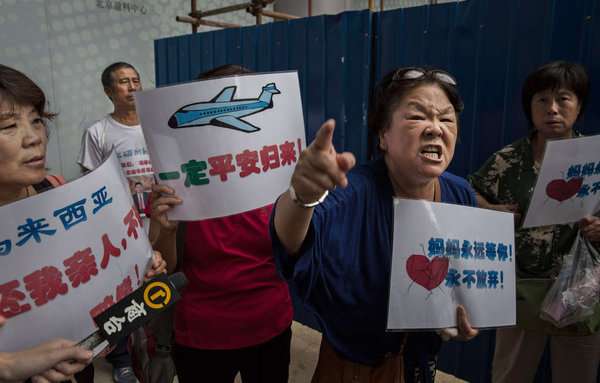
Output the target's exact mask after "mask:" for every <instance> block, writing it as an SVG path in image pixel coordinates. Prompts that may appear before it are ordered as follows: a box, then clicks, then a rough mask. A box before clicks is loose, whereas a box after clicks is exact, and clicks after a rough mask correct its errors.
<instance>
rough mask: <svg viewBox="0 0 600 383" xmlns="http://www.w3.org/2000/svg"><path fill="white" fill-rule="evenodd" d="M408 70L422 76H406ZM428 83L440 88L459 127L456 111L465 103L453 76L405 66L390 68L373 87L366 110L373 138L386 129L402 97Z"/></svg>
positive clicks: (377, 137)
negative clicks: (367, 110)
mask: <svg viewBox="0 0 600 383" xmlns="http://www.w3.org/2000/svg"><path fill="white" fill-rule="evenodd" d="M410 71H415V72H421V73H422V75H421V76H419V77H416V78H413V77H409V78H405V75H406V74H407V73H408V72H410ZM440 75H442V76H440ZM446 76H447V77H446ZM444 78H449V79H451V80H452V81H454V84H452V83H450V82H448V81H445V80H444ZM427 84H436V85H438V86H439V87H440V88H442V90H443V91H444V93H445V94H446V96H447V97H448V100H449V101H450V103H451V104H452V106H453V107H454V111H455V113H456V123H457V127H458V126H459V125H458V114H459V113H460V112H461V111H462V110H463V106H464V105H463V102H462V99H461V98H460V94H459V93H458V89H457V88H456V81H455V80H454V78H453V77H452V76H451V75H450V74H449V73H447V72H445V71H442V70H439V69H435V68H430V67H406V68H400V69H394V70H392V71H390V72H389V73H388V74H386V75H385V77H383V79H382V80H381V81H380V82H379V84H378V85H377V88H375V93H374V95H373V101H372V102H371V107H370V111H369V131H370V132H371V134H372V135H373V137H374V138H375V139H379V134H380V133H381V132H384V131H386V130H387V129H388V128H389V126H390V123H391V120H392V114H393V112H394V109H395V108H396V107H397V106H398V104H399V103H400V101H401V100H402V98H403V97H404V96H405V95H406V94H407V93H408V92H410V91H412V90H413V89H416V88H418V87H420V86H423V85H427ZM378 150H380V149H378Z"/></svg>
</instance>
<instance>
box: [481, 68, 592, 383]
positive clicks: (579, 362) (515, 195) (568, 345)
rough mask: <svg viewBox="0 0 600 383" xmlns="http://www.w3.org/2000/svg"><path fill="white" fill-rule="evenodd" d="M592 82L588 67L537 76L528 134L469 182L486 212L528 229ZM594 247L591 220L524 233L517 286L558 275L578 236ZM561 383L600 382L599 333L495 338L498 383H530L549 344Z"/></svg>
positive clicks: (532, 78)
mask: <svg viewBox="0 0 600 383" xmlns="http://www.w3.org/2000/svg"><path fill="white" fill-rule="evenodd" d="M589 89H590V84H589V79H588V75H587V73H586V71H585V69H584V68H583V67H581V66H580V65H578V64H575V63H567V62H564V61H555V62H552V63H549V64H546V65H544V66H542V67H540V68H538V69H536V70H535V71H533V72H532V73H531V74H530V75H529V77H527V80H526V81H525V84H524V85H523V90H522V98H521V101H522V105H523V110H524V112H525V116H526V117H527V121H528V122H529V128H530V129H529V134H528V135H527V136H526V137H523V138H521V139H519V140H517V141H515V142H514V143H512V144H510V145H508V146H506V147H504V148H502V149H500V150H499V151H498V152H496V153H494V154H493V155H492V156H491V157H490V158H489V159H488V160H487V161H486V163H485V164H484V165H483V166H482V167H481V168H480V169H479V170H478V171H477V172H476V173H475V174H473V175H472V176H470V177H469V181H470V182H471V185H472V186H473V188H474V189H475V193H476V197H477V201H478V202H479V205H480V206H481V207H484V208H488V209H493V210H498V211H506V212H510V213H514V215H515V223H516V225H515V226H516V227H518V226H519V224H520V222H521V217H522V215H523V214H524V213H525V210H526V209H527V206H528V205H529V201H530V200H531V197H532V194H533V190H534V187H535V182H536V178H537V176H538V174H539V171H540V167H541V165H542V159H543V155H544V148H545V145H546V142H547V141H548V140H550V139H552V140H554V139H568V138H572V137H579V136H581V135H580V134H579V132H577V131H576V130H575V129H574V128H573V125H574V124H575V121H577V120H578V119H579V118H580V117H581V116H582V114H583V111H584V110H585V106H586V104H587V101H588V98H589ZM578 229H579V230H580V231H581V233H582V234H583V235H584V236H585V237H586V238H587V239H588V240H590V241H599V240H600V218H598V217H595V216H588V217H585V218H583V219H582V220H580V221H579V224H565V225H549V226H541V227H534V228H528V229H523V228H518V229H517V230H516V231H515V248H516V249H515V250H516V251H515V254H516V262H517V277H518V278H543V277H551V276H556V275H558V272H559V271H560V267H561V264H562V259H563V256H564V255H565V254H567V253H568V252H569V250H570V249H571V246H572V245H573V241H574V240H575V238H576V236H577V230H578ZM548 342H550V364H551V368H552V381H554V382H567V381H572V382H596V376H597V371H598V364H599V363H600V332H596V333H595V334H593V335H589V336H550V335H548V334H545V333H541V332H534V331H525V330H523V329H521V328H519V327H516V328H502V329H498V330H497V332H496V350H495V354H494V361H493V366H492V380H493V382H511V383H518V382H531V381H533V378H534V376H535V373H536V371H537V368H538V365H539V363H540V360H541V358H542V354H543V352H544V349H545V347H546V344H547V343H548Z"/></svg>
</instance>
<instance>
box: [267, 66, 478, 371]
mask: <svg viewBox="0 0 600 383" xmlns="http://www.w3.org/2000/svg"><path fill="white" fill-rule="evenodd" d="M462 107H463V105H462V101H461V99H460V95H459V94H458V91H457V88H456V81H455V80H454V78H453V77H452V76H450V75H449V74H448V73H446V72H444V71H440V70H435V69H430V68H425V67H410V68H402V69H398V70H395V71H392V72H390V73H389V74H387V75H386V76H385V77H384V78H383V80H382V81H381V83H380V84H379V87H378V88H377V91H376V94H375V99H374V107H373V109H372V111H371V113H370V127H371V129H372V131H373V133H374V135H375V136H376V137H377V138H378V140H379V150H380V152H381V156H380V157H379V158H377V159H376V160H373V161H370V162H368V163H366V164H364V165H361V166H358V167H356V168H355V169H352V168H353V167H354V164H355V158H354V156H353V155H352V154H351V153H347V152H346V153H337V152H336V151H335V148H334V147H333V145H332V136H333V131H334V126H335V123H334V121H333V120H329V121H327V122H325V123H324V124H323V125H322V126H321V129H320V130H319V131H318V132H317V135H316V137H315V140H314V141H313V142H312V143H311V144H310V145H309V146H308V147H307V148H306V150H304V151H302V153H301V154H300V157H299V159H298V163H297V165H296V168H295V170H294V173H293V175H292V179H291V186H290V188H289V190H288V191H287V192H285V193H283V194H282V195H281V196H280V197H279V199H278V201H277V203H276V204H275V207H274V208H273V210H274V213H273V214H272V218H271V227H270V231H271V241H272V245H273V250H274V254H275V261H276V263H277V266H278V269H279V272H280V274H281V275H282V276H283V277H284V278H285V279H286V280H288V281H290V283H292V286H293V287H294V288H295V290H296V291H297V293H298V295H299V296H300V299H301V300H302V302H304V305H305V307H306V308H307V310H308V311H310V312H312V313H313V314H314V315H315V316H316V318H317V320H318V322H319V325H320V327H321V330H322V331H323V339H322V342H321V349H320V353H319V360H318V363H317V367H316V371H315V374H314V376H313V380H312V381H313V383H320V382H328V383H330V382H347V381H349V379H350V377H353V378H354V379H355V380H356V381H360V382H372V383H375V382H400V381H401V379H402V357H401V354H402V349H403V344H404V343H405V339H406V334H403V333H396V332H386V318H387V308H388V302H387V300H388V297H389V291H388V290H389V275H390V266H391V255H392V238H393V197H401V198H412V199H424V200H428V201H441V202H447V203H454V204H461V205H468V206H474V205H475V204H476V201H475V196H474V195H473V192H472V190H471V188H470V187H469V185H468V183H467V182H466V181H465V180H464V179H462V178H459V177H457V176H454V175H452V174H450V173H447V172H445V170H446V168H447V167H448V165H449V164H450V161H451V160H452V157H453V155H454V148H455V144H456V139H457V136H458V114H459V112H460V111H461V110H462ZM351 169H352V170H351ZM406 309H407V310H410V307H407V308H406ZM457 325H458V328H459V332H458V335H457V336H456V337H455V338H456V339H462V340H467V339H471V338H473V337H474V336H475V335H476V334H477V332H478V331H477V330H475V329H473V328H471V326H470V325H469V322H468V320H467V316H466V312H465V310H464V308H463V307H462V306H459V307H458V309H457ZM413 336H414V337H416V339H419V338H421V339H422V340H423V341H422V342H419V341H416V342H413V343H412V345H409V346H408V347H406V350H404V351H405V354H407V353H408V354H410V356H409V358H408V360H409V361H410V362H411V368H410V370H408V371H406V372H405V373H404V377H405V378H406V379H407V380H408V381H413V380H414V379H415V378H414V375H415V374H417V375H418V376H422V377H423V379H431V378H432V376H431V374H430V371H429V366H428V364H431V363H433V367H434V368H435V354H437V351H438V350H439V347H440V345H441V340H440V338H439V337H438V336H437V335H435V333H417V334H409V335H408V340H410V339H411V338H412V337H413ZM413 347H417V348H413ZM432 356H433V358H432ZM419 369H420V370H421V371H419ZM422 381H424V380H422Z"/></svg>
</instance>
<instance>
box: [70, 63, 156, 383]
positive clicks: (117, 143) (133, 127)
mask: <svg viewBox="0 0 600 383" xmlns="http://www.w3.org/2000/svg"><path fill="white" fill-rule="evenodd" d="M101 80H102V85H103V87H104V93H105V94H106V96H107V97H108V98H109V99H110V101H111V102H112V103H113V107H114V110H113V112H112V113H110V114H109V115H107V116H106V117H104V118H102V119H100V120H98V121H95V122H93V123H92V124H90V125H89V126H88V127H87V128H86V130H85V132H84V133H83V137H82V139H81V149H80V151H79V156H78V157H77V163H79V165H80V166H81V168H82V170H83V171H88V170H94V169H96V168H97V167H99V166H100V165H101V164H102V161H103V160H104V158H105V157H106V156H107V155H108V154H109V153H110V151H111V150H113V148H114V150H115V151H116V152H117V155H118V156H119V159H120V161H121V166H122V167H123V171H124V172H125V175H126V176H127V180H128V181H129V186H130V189H131V190H130V193H131V194H132V196H134V199H133V200H134V203H135V206H136V207H137V209H138V212H139V213H140V214H141V215H142V222H143V223H144V225H148V221H147V218H145V216H144V206H138V205H139V200H138V197H137V196H139V195H141V196H143V197H144V203H146V202H147V201H148V195H149V192H146V191H145V189H147V190H150V188H151V187H152V184H153V183H154V178H153V171H152V166H151V162H150V156H149V155H148V150H147V148H146V140H145V139H144V133H143V132H142V127H141V125H140V120H139V117H138V114H137V111H136V109H135V102H134V99H133V92H137V91H140V90H142V82H141V80H140V75H139V73H138V72H137V70H136V69H135V68H134V67H133V66H132V65H131V64H128V63H125V62H116V63H113V64H111V65H109V66H108V67H106V69H104V71H103V72H102V76H101ZM138 185H139V186H138ZM106 360H107V361H108V362H109V363H110V364H111V365H112V366H113V379H114V381H115V382H117V383H135V382H136V377H135V375H134V372H133V368H132V366H131V360H130V358H129V354H128V352H127V341H126V340H123V341H121V342H119V344H118V345H117V347H116V348H115V350H114V351H113V352H112V353H110V354H109V355H107V356H106Z"/></svg>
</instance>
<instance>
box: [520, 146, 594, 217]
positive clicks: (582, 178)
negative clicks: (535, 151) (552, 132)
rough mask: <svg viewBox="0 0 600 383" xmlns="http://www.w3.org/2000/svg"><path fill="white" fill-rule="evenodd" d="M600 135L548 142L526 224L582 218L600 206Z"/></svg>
mask: <svg viewBox="0 0 600 383" xmlns="http://www.w3.org/2000/svg"><path fill="white" fill-rule="evenodd" d="M598 148H600V135H597V136H590V137H577V138H571V139H567V140H551V141H548V142H547V143H546V150H545V151H544V159H543V161H542V167H541V169H540V173H539V175H538V178H537V181H536V184H535V189H534V191H533V196H532V197H531V202H530V203H529V207H528V208H527V214H526V215H525V219H524V220H523V228H527V227H536V226H545V225H556V224H562V223H571V222H576V221H579V220H580V219H581V218H583V217H585V216H586V215H591V214H593V213H595V212H596V211H598V210H599V209H600V206H599V201H600V193H599V192H600V152H599V151H598Z"/></svg>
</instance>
